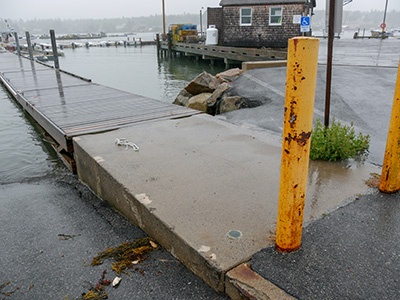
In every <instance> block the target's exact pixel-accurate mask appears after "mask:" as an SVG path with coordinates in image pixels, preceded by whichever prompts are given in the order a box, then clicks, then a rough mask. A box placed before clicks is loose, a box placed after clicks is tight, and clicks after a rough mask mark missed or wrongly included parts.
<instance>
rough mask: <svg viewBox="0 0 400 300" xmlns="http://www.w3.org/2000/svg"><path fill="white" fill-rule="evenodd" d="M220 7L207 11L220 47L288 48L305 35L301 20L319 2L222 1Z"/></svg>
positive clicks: (284, 0) (285, 0) (282, 0)
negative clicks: (214, 27)
mask: <svg viewBox="0 0 400 300" xmlns="http://www.w3.org/2000/svg"><path fill="white" fill-rule="evenodd" d="M220 6H221V7H216V8H208V10H207V11H208V22H207V23H208V25H215V26H216V28H217V29H218V33H219V44H220V45H222V46H230V47H255V48H261V47H272V48H285V47H287V43H288V39H290V38H292V37H295V36H300V35H302V34H301V32H300V18H301V16H305V15H308V14H310V13H311V11H312V7H313V6H315V0H221V2H220Z"/></svg>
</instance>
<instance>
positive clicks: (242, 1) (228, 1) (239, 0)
mask: <svg viewBox="0 0 400 300" xmlns="http://www.w3.org/2000/svg"><path fill="white" fill-rule="evenodd" d="M305 2H307V0H221V2H220V3H219V5H220V6H227V5H235V6H236V5H237V6H242V5H261V4H290V3H305Z"/></svg>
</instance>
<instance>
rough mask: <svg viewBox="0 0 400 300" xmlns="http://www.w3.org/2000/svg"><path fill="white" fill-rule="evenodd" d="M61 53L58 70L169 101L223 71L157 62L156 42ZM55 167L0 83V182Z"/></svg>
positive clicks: (203, 65)
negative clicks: (203, 75) (206, 75)
mask: <svg viewBox="0 0 400 300" xmlns="http://www.w3.org/2000/svg"><path fill="white" fill-rule="evenodd" d="M64 52H65V57H61V58H60V67H61V69H63V70H66V71H69V72H72V73H75V74H78V75H80V76H83V77H87V78H90V79H92V81H93V82H95V83H99V84H102V85H107V86H111V87H113V88H117V89H121V90H125V91H128V92H132V93H135V94H139V95H143V96H147V97H150V98H153V99H157V100H161V101H165V102H169V103H171V102H173V100H174V99H175V97H176V95H177V94H178V93H179V92H180V91H181V90H182V89H183V88H184V87H185V86H186V85H187V83H188V82H189V81H190V80H192V79H193V78H194V77H196V76H197V75H198V74H200V73H201V72H202V71H203V70H206V71H208V72H209V73H212V74H216V73H218V72H221V71H222V70H223V65H221V66H215V67H210V66H209V65H208V63H207V62H203V61H200V62H196V61H194V60H193V58H192V59H189V58H176V59H171V60H168V59H160V60H159V59H157V50H156V47H155V46H144V47H136V48H135V47H127V48H124V47H118V48H116V47H108V48H100V47H93V48H89V49H86V48H77V49H65V50H64ZM0 55H1V54H0ZM51 63H52V62H49V64H51ZM0 71H1V66H0ZM59 166H60V162H59V160H58V159H57V156H55V154H54V151H52V149H51V148H50V146H49V145H48V143H47V142H46V141H45V139H44V138H43V137H42V135H41V134H40V133H39V132H38V131H37V129H36V128H35V127H34V126H33V125H32V120H31V119H30V118H29V116H28V115H27V114H25V113H24V112H23V111H22V109H21V108H20V107H19V106H18V105H17V104H16V103H15V102H14V101H13V98H12V97H11V96H10V95H9V94H8V93H7V91H6V89H5V88H4V86H2V85H1V84H0V184H1V183H9V182H18V181H24V180H29V179H32V178H35V177H43V176H48V175H49V174H51V173H52V172H54V169H57V168H59Z"/></svg>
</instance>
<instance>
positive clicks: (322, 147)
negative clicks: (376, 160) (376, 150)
mask: <svg viewBox="0 0 400 300" xmlns="http://www.w3.org/2000/svg"><path fill="white" fill-rule="evenodd" d="M369 142H370V136H369V135H363V134H362V133H359V134H356V132H355V130H354V126H353V123H351V125H350V126H346V125H342V124H340V122H336V121H335V119H333V121H332V123H331V125H330V126H329V127H327V128H326V127H325V126H324V125H323V124H321V121H320V120H319V119H317V124H316V126H315V127H314V130H313V133H312V137H311V149H310V158H311V159H312V160H327V161H338V160H346V159H350V158H355V157H357V156H363V155H367V154H368V148H369Z"/></svg>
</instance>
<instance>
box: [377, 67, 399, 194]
mask: <svg viewBox="0 0 400 300" xmlns="http://www.w3.org/2000/svg"><path fill="white" fill-rule="evenodd" d="M379 190H380V191H381V192H383V193H394V192H397V191H398V190H400V62H399V69H398V71H397V81H396V88H395V91H394V99H393V107H392V115H391V117H390V124H389V134H388V137H387V142H386V150H385V158H384V160H383V167H382V175H381V182H380V184H379Z"/></svg>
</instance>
